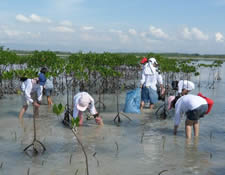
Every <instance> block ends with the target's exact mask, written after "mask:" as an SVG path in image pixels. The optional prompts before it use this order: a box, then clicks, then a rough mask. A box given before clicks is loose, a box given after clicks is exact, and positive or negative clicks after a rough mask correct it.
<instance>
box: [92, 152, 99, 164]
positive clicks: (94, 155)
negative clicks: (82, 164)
mask: <svg viewBox="0 0 225 175" xmlns="http://www.w3.org/2000/svg"><path fill="white" fill-rule="evenodd" d="M96 154H97V153H96V152H95V153H94V154H93V157H94V158H95V160H96V161H97V167H99V166H100V163H99V160H98V159H97V158H96Z"/></svg>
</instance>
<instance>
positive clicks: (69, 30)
mask: <svg viewBox="0 0 225 175" xmlns="http://www.w3.org/2000/svg"><path fill="white" fill-rule="evenodd" d="M50 30H51V31H54V32H62V33H72V32H75V30H74V29H72V28H70V27H66V26H56V27H51V28H50Z"/></svg>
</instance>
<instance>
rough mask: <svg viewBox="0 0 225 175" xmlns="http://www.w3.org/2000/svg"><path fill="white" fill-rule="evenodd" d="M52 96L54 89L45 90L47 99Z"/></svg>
mask: <svg viewBox="0 0 225 175" xmlns="http://www.w3.org/2000/svg"><path fill="white" fill-rule="evenodd" d="M51 94H52V89H45V95H46V96H47V97H49V96H51Z"/></svg>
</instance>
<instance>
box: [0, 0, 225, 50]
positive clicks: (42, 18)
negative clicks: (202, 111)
mask: <svg viewBox="0 0 225 175" xmlns="http://www.w3.org/2000/svg"><path fill="white" fill-rule="evenodd" d="M0 21H1V22H0V45H3V46H5V48H9V49H19V50H52V51H56V50H57V51H71V52H77V51H83V52H88V51H92V52H104V51H107V52H118V51H119V52H179V53H200V54H225V22H224V21H225V0H110V1H109V0H36V1H34V0H1V3H0Z"/></svg>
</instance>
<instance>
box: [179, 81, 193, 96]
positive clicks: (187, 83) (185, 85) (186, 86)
mask: <svg viewBox="0 0 225 175" xmlns="http://www.w3.org/2000/svg"><path fill="white" fill-rule="evenodd" d="M183 89H186V90H188V91H192V90H193V89H195V84H194V83H193V82H191V81H188V80H180V81H179V83H178V92H179V93H181V92H182V90H183Z"/></svg>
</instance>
